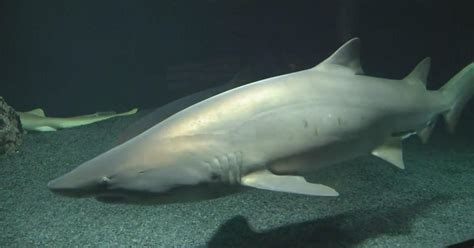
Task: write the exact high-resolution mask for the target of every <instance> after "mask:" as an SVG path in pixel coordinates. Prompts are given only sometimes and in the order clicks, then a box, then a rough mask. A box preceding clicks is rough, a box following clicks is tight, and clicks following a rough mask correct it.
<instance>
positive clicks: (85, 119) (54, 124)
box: [17, 108, 138, 132]
mask: <svg viewBox="0 0 474 248" xmlns="http://www.w3.org/2000/svg"><path fill="white" fill-rule="evenodd" d="M137 111H138V109H137V108H133V109H131V110H129V111H127V112H123V113H116V112H114V111H109V112H97V113H94V114H88V115H81V116H74V117H50V116H46V114H45V112H44V110H43V109H41V108H36V109H33V110H30V111H26V112H20V111H17V114H18V115H19V116H20V121H21V125H22V127H23V128H24V129H25V130H27V131H38V132H51V131H57V130H58V129H64V128H72V127H78V126H83V125H88V124H92V123H94V122H98V121H103V120H107V119H110V118H115V117H118V116H127V115H132V114H135V113H136V112H137Z"/></svg>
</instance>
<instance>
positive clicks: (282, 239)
mask: <svg viewBox="0 0 474 248" xmlns="http://www.w3.org/2000/svg"><path fill="white" fill-rule="evenodd" d="M447 201H449V198H448V197H435V198H431V199H424V200H420V201H417V202H415V203H413V204H410V205H404V206H401V207H398V208H397V207H391V208H384V209H382V208H374V209H366V210H356V211H353V212H349V213H346V214H340V215H336V216H331V217H327V218H322V219H317V220H313V221H307V222H302V223H298V224H292V225H288V226H282V227H278V228H275V229H271V230H268V231H265V232H255V231H253V230H252V229H251V228H250V227H249V225H248V223H247V220H246V219H245V218H244V217H242V216H237V217H235V218H233V219H231V220H229V221H227V222H226V223H224V224H223V225H221V226H220V228H219V230H218V231H217V232H216V234H215V235H214V236H213V238H212V239H211V240H210V241H209V242H208V244H207V245H208V247H354V246H356V245H357V244H359V243H360V242H362V241H364V240H366V239H368V238H373V237H376V236H378V235H394V236H397V235H404V234H408V233H410V229H411V224H412V221H413V220H415V219H416V218H417V217H419V216H420V215H422V214H423V212H425V211H426V210H428V209H429V208H430V207H431V206H432V205H435V204H441V203H444V202H447Z"/></svg>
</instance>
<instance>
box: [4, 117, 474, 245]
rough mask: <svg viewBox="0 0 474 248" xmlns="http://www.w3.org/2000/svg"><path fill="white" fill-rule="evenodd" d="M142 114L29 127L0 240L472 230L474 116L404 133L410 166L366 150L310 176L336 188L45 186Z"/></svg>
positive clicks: (332, 238)
mask: <svg viewBox="0 0 474 248" xmlns="http://www.w3.org/2000/svg"><path fill="white" fill-rule="evenodd" d="M143 115H144V113H141V114H137V115H135V116H131V117H124V118H120V119H113V120H108V121H105V122H102V123H97V124H93V125H90V126H84V127H80V128H75V129H69V130H62V131H59V132H51V133H31V134H28V135H27V136H26V139H25V141H24V144H23V146H22V148H21V151H20V152H19V153H17V154H14V155H11V156H7V157H5V156H4V157H0V175H1V180H0V229H1V231H0V247H315V246H317V245H320V246H321V247H329V246H330V247H439V246H444V245H449V244H453V243H457V242H460V241H463V240H467V239H470V238H473V237H474V214H473V213H474V142H473V139H474V131H473V130H472V128H471V129H469V128H468V127H469V126H470V127H472V126H474V120H461V123H460V126H459V129H458V132H457V134H456V135H454V136H450V135H448V134H447V133H446V131H445V130H444V128H442V125H438V127H437V128H436V129H435V130H434V135H433V137H432V138H431V140H430V142H429V144H427V145H422V144H421V143H420V142H419V140H418V139H416V138H411V139H409V140H407V141H405V144H404V156H405V164H406V167H407V169H406V170H399V169H397V168H396V167H395V166H392V165H390V164H388V163H386V162H384V161H382V160H380V159H378V158H373V157H368V156H367V157H363V158H360V159H357V160H353V161H349V162H346V163H343V164H339V165H335V166H333V167H330V168H327V169H323V170H321V171H319V172H318V173H317V174H316V175H314V176H311V180H312V181H316V182H319V183H323V184H326V185H328V186H331V187H333V188H335V189H336V190H338V191H339V193H340V196H339V197H337V198H324V197H308V196H301V195H291V194H285V193H278V192H269V191H263V190H248V191H245V192H243V193H239V194H235V195H232V196H228V197H223V198H219V199H215V200H210V201H204V202H198V203H186V204H171V205H153V206H141V205H124V204H118V205H113V204H104V203H101V202H98V201H96V200H94V199H69V198H64V197H60V196H57V195H53V194H52V193H51V192H49V191H48V189H47V188H46V184H47V182H48V181H49V180H50V179H53V178H55V177H57V176H59V175H61V174H63V173H65V172H67V171H69V170H71V169H72V168H74V167H75V166H77V165H78V164H80V163H81V162H84V161H86V160H88V159H91V158H93V157H94V156H96V155H98V154H100V153H102V152H104V151H106V150H108V149H110V148H111V147H112V146H113V143H114V140H115V138H116V137H117V136H118V134H119V133H120V132H121V130H123V129H124V128H125V127H126V126H127V125H129V124H130V123H132V122H133V121H135V120H136V119H138V118H139V117H140V116H143Z"/></svg>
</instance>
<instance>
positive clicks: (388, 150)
mask: <svg viewBox="0 0 474 248" xmlns="http://www.w3.org/2000/svg"><path fill="white" fill-rule="evenodd" d="M372 155H374V156H377V157H379V158H381V159H383V160H385V161H387V162H389V163H391V164H393V165H395V166H397V167H398V168H400V169H405V164H404V163H403V151H402V139H401V138H400V137H390V138H388V139H387V141H385V143H384V144H382V145H381V146H379V147H377V148H375V150H373V151H372Z"/></svg>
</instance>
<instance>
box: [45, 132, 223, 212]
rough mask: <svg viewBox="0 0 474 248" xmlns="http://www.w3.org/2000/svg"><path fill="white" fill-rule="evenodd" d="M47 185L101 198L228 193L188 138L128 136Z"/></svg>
mask: <svg viewBox="0 0 474 248" xmlns="http://www.w3.org/2000/svg"><path fill="white" fill-rule="evenodd" d="M48 187H49V189H50V190H51V191H53V192H55V193H58V194H60V195H64V196H70V197H96V198H97V199H98V200H100V201H104V202H124V203H153V204H155V203H174V202H186V201H196V200H203V199H209V198H215V197H218V196H221V195H222V194H226V193H230V192H231V191H229V187H227V186H224V184H223V183H222V177H221V175H219V174H218V173H216V172H213V171H212V168H211V167H210V166H209V164H207V163H206V162H205V161H203V160H202V153H199V152H196V149H195V147H193V145H192V142H185V141H184V142H181V141H162V142H154V145H151V143H150V142H147V141H140V140H131V141H129V142H127V143H125V144H122V145H120V146H118V147H116V148H114V149H112V150H110V151H108V152H106V153H104V154H101V155H99V156H98V157H96V158H94V159H92V160H90V161H87V162H85V163H84V164H82V165H80V166H78V167H77V168H75V169H74V170H72V171H71V172H69V173H67V174H65V175H63V176H61V177H59V178H57V179H54V180H52V181H50V182H49V183H48Z"/></svg>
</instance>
